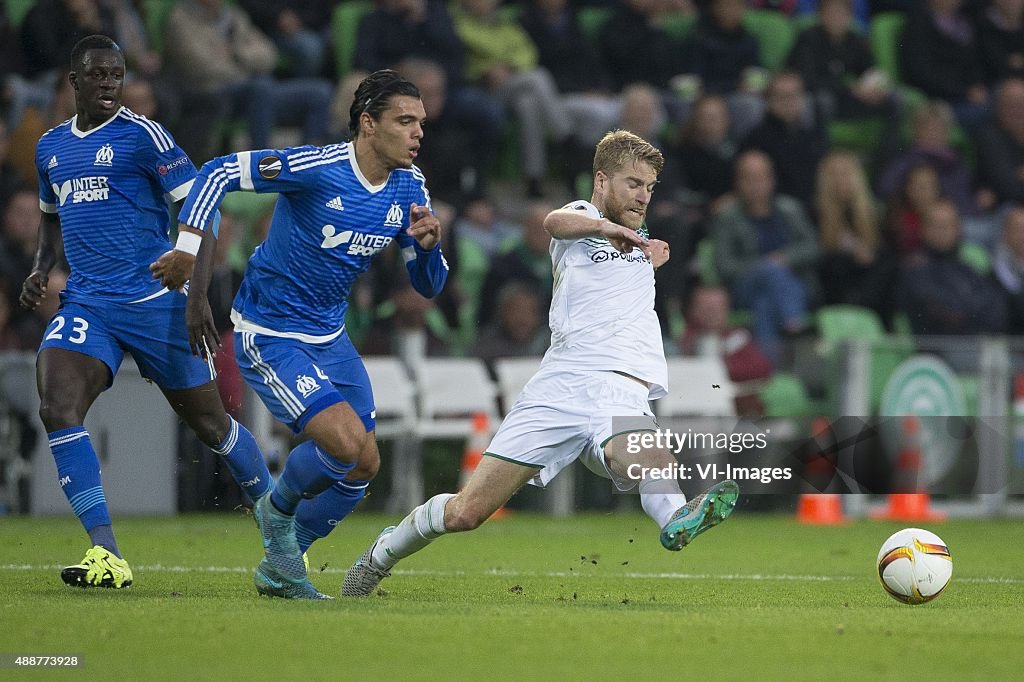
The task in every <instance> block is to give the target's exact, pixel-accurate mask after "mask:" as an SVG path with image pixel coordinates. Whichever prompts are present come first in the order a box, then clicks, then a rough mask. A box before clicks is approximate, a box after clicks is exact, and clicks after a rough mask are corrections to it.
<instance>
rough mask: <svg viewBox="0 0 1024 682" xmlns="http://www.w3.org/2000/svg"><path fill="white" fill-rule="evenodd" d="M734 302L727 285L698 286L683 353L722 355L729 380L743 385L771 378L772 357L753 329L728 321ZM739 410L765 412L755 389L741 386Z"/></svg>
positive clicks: (745, 413)
mask: <svg viewBox="0 0 1024 682" xmlns="http://www.w3.org/2000/svg"><path fill="white" fill-rule="evenodd" d="M731 315H732V305H731V302H730V300H729V292H728V291H727V290H726V289H725V287H718V286H698V287H696V288H695V289H694V290H693V293H692V294H691V296H690V303H689V305H688V306H687V314H686V332H685V333H684V334H683V337H682V338H681V339H680V340H679V349H680V350H681V351H682V353H683V355H697V356H705V357H706V356H714V357H720V358H721V359H722V361H723V362H724V363H725V368H726V370H727V371H728V372H729V379H730V380H731V381H733V382H734V383H736V384H740V385H742V384H743V383H748V382H752V381H758V380H762V379H768V378H769V377H771V375H772V373H773V372H774V367H772V363H771V360H769V359H768V357H767V356H766V355H765V354H764V353H763V352H762V351H761V349H760V348H758V346H757V344H756V343H755V342H754V338H753V337H752V336H751V335H750V331H749V330H747V329H745V328H743V327H734V326H733V325H731V324H730V323H729V318H730V316H731ZM738 388H740V389H741V390H739V392H738V395H737V396H736V413H737V414H738V415H740V416H758V415H761V414H763V413H764V406H763V405H762V404H761V401H760V399H759V398H758V396H757V392H756V391H750V390H742V387H741V386H738Z"/></svg>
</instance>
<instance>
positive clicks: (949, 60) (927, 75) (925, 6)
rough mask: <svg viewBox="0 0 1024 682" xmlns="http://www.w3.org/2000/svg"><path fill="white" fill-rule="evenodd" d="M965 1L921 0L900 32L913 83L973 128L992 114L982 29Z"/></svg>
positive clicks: (906, 72)
mask: <svg viewBox="0 0 1024 682" xmlns="http://www.w3.org/2000/svg"><path fill="white" fill-rule="evenodd" d="M963 4H964V0H925V1H924V2H922V3H920V5H919V6H918V7H917V8H916V9H915V10H914V11H912V12H911V13H910V15H909V17H908V18H907V23H906V25H905V26H904V28H903V33H902V34H901V37H900V41H899V47H900V65H901V69H902V72H903V80H904V81H905V82H906V83H907V84H908V85H912V86H914V87H915V88H920V89H921V90H923V91H924V93H925V94H926V95H928V97H931V98H935V99H941V100H944V101H946V102H948V103H949V104H950V105H952V107H953V111H954V113H955V114H956V118H957V120H958V121H959V122H960V125H962V126H964V127H965V128H968V129H970V130H973V129H974V128H976V127H978V126H979V125H980V124H981V123H982V122H983V121H984V120H985V118H986V117H987V115H988V100H989V93H988V88H987V87H985V72H984V70H983V68H982V63H981V58H980V56H979V55H980V53H979V49H978V48H979V46H978V40H977V31H976V30H975V28H974V24H973V23H972V22H971V19H970V17H969V16H968V15H967V13H966V12H965V11H964V10H963ZM961 210H962V208H961Z"/></svg>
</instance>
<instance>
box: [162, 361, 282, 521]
mask: <svg viewBox="0 0 1024 682" xmlns="http://www.w3.org/2000/svg"><path fill="white" fill-rule="evenodd" d="M162 390H163V393H164V396H165V397H166V398H167V402H168V403H170V405H171V407H172V408H174V411H175V412H177V413H178V416H180V417H181V418H182V419H183V420H184V421H185V423H186V424H188V426H189V428H190V429H192V431H193V432H195V434H196V436H197V437H198V438H199V440H201V441H202V442H203V443H204V444H206V445H207V446H208V447H209V448H210V449H211V450H213V451H214V452H215V453H216V454H217V455H219V456H221V457H223V458H224V463H225V464H226V465H227V467H228V471H230V472H231V476H232V478H234V479H235V482H236V483H238V485H239V487H241V488H242V491H243V492H245V493H246V494H247V495H248V496H249V497H250V498H251V499H252V500H254V501H255V500H258V499H259V498H261V497H263V496H264V495H266V494H267V493H268V492H270V486H271V484H272V483H273V479H272V478H271V476H270V470H269V469H267V463H266V461H265V460H264V459H263V454H262V453H261V452H260V448H259V445H257V444H256V439H255V438H253V435H252V434H251V433H250V432H249V430H248V429H247V428H245V427H244V426H242V425H241V424H239V423H238V422H237V421H235V419H234V418H233V417H232V416H231V415H229V414H227V412H225V410H224V404H223V403H222V402H221V399H220V393H219V392H218V391H217V385H216V384H215V383H214V382H213V381H209V382H207V383H205V384H202V385H200V386H196V387H194V388H186V389H180V390H171V389H162Z"/></svg>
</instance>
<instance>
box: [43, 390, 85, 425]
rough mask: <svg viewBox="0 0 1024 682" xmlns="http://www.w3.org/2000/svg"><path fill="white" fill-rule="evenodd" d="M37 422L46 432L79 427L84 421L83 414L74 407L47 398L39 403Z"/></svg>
mask: <svg viewBox="0 0 1024 682" xmlns="http://www.w3.org/2000/svg"><path fill="white" fill-rule="evenodd" d="M39 420H40V421H42V422H43V426H44V427H45V428H46V430H47V431H51V432H52V431H60V430H61V429H68V428H71V427H72V426H80V425H81V424H82V422H83V421H84V420H85V414H84V413H83V412H82V411H81V410H79V409H77V408H76V407H75V406H74V405H71V404H69V403H67V402H65V401H62V400H60V399H56V398H53V399H51V398H49V397H47V398H44V399H43V400H42V402H40V403H39Z"/></svg>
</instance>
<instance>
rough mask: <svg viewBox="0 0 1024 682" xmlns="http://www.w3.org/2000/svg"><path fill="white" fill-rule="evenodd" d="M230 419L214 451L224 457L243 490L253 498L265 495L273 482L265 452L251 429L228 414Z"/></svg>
mask: <svg viewBox="0 0 1024 682" xmlns="http://www.w3.org/2000/svg"><path fill="white" fill-rule="evenodd" d="M228 419H229V420H230V421H231V425H230V427H229V428H228V433H227V435H226V436H224V440H223V441H221V443H220V445H218V446H217V447H215V448H213V451H214V452H216V453H217V454H218V455H220V456H221V457H223V458H224V463H225V464H226V465H227V467H228V470H229V471H230V472H231V476H232V477H233V478H234V479H235V482H237V483H238V485H239V486H241V488H242V492H244V493H246V494H247V495H249V497H250V498H251V499H253V500H255V499H256V498H258V497H263V496H264V495H266V494H267V492H268V491H269V490H270V486H271V485H272V484H273V479H271V478H270V470H269V469H267V463H266V462H265V461H264V460H263V454H262V453H260V448H259V446H258V445H256V439H255V438H253V437H252V434H251V433H249V430H248V429H247V428H245V427H244V426H242V425H241V424H239V423H238V422H236V421H235V420H234V418H232V417H231V415H228Z"/></svg>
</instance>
